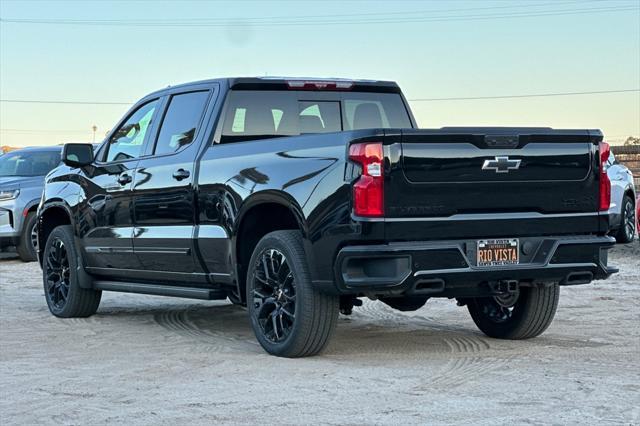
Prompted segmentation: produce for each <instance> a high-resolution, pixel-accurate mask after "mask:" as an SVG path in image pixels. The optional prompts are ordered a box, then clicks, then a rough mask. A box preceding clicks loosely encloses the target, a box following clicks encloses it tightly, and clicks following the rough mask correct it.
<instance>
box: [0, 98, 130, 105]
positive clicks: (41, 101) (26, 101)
mask: <svg viewBox="0 0 640 426" xmlns="http://www.w3.org/2000/svg"><path fill="white" fill-rule="evenodd" d="M0 102H7V103H20V104H69V105H132V104H133V103H132V102H102V101H57V100H56V101H53V100H44V99H0Z"/></svg>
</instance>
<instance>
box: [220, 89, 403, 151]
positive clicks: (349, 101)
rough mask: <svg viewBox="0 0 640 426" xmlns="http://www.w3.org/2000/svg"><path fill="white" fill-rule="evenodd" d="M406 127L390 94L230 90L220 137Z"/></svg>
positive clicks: (397, 99) (235, 138)
mask: <svg viewBox="0 0 640 426" xmlns="http://www.w3.org/2000/svg"><path fill="white" fill-rule="evenodd" d="M407 127H411V121H410V120H409V115H408V113H407V110H406V109H405V106H404V103H403V102H402V98H401V97H400V95H398V94H396V93H358V92H307V91H287V92H283V91H249V90H247V91H244V90H242V91H240V90H238V91H232V92H231V93H230V94H229V96H228V100H227V109H226V115H225V120H224V124H223V127H222V139H221V142H223V143H224V142H235V141H245V140H253V139H261V138H269V137H279V136H294V135H301V134H313V133H328V132H339V131H342V130H359V129H369V128H378V129H379V128H407Z"/></svg>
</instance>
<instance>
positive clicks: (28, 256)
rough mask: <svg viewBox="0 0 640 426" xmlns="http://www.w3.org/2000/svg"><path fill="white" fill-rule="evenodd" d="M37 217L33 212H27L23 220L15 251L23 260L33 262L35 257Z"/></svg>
mask: <svg viewBox="0 0 640 426" xmlns="http://www.w3.org/2000/svg"><path fill="white" fill-rule="evenodd" d="M37 223H38V218H37V217H36V214H35V213H33V212H32V213H29V214H28V215H27V217H26V218H25V221H24V227H23V231H22V234H21V235H20V240H19V241H18V245H17V246H16V251H17V252H18V256H19V257H20V260H22V261H23V262H33V261H34V260H36V259H37V249H38V234H37V229H36V225H37Z"/></svg>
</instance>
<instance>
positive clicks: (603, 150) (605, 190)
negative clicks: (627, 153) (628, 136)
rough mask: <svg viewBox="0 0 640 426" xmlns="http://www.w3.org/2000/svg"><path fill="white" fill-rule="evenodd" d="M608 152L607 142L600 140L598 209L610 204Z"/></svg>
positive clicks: (603, 208)
mask: <svg viewBox="0 0 640 426" xmlns="http://www.w3.org/2000/svg"><path fill="white" fill-rule="evenodd" d="M609 152H610V148H609V144H608V143H606V142H600V211H604V210H609V205H610V204H611V181H610V180H609V175H608V174H607V160H608V159H609Z"/></svg>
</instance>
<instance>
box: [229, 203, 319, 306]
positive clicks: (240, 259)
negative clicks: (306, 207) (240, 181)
mask: <svg viewBox="0 0 640 426" xmlns="http://www.w3.org/2000/svg"><path fill="white" fill-rule="evenodd" d="M264 218H268V219H269V220H260V219H264ZM285 229H296V230H299V231H300V232H301V233H302V236H303V239H305V240H306V236H307V231H308V229H307V225H306V219H305V217H304V214H303V211H302V208H301V207H300V205H299V204H298V203H297V202H296V200H295V199H294V198H293V197H291V196H290V195H289V194H287V193H284V192H282V191H263V192H260V193H257V194H255V195H253V196H251V197H250V198H248V199H247V200H245V202H244V203H243V204H242V206H241V208H240V210H239V214H238V216H237V220H236V222H235V225H234V229H233V237H232V246H233V260H234V262H233V263H234V265H235V277H236V285H237V294H238V295H239V296H240V298H241V300H242V301H243V302H244V301H245V300H246V299H245V294H244V293H245V288H244V287H245V286H244V283H245V279H246V273H247V267H248V263H249V260H250V258H251V254H252V253H253V250H254V249H255V247H256V245H257V244H258V242H259V241H260V239H261V238H262V237H264V236H265V235H266V234H268V233H270V232H273V231H279V230H285Z"/></svg>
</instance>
